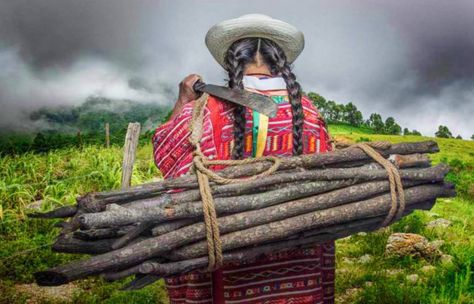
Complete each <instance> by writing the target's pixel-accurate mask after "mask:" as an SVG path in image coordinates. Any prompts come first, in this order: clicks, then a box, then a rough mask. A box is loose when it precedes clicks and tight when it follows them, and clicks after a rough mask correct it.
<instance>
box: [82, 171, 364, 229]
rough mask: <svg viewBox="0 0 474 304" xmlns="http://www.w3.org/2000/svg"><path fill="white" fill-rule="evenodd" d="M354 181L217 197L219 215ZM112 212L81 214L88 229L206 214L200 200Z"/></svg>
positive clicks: (111, 209)
mask: <svg viewBox="0 0 474 304" xmlns="http://www.w3.org/2000/svg"><path fill="white" fill-rule="evenodd" d="M354 183H355V181H352V180H342V181H334V182H328V181H315V182H303V183H300V184H299V185H293V186H288V187H284V188H282V189H278V190H273V191H268V192H263V193H257V194H251V195H241V196H236V197H221V198H216V199H215V200H214V206H215V209H216V211H217V213H218V214H222V213H235V212H242V211H246V210H255V209H260V208H263V207H265V206H270V205H275V204H279V203H282V202H286V201H289V200H292V199H296V198H300V197H305V196H309V195H314V194H318V193H322V192H327V191H330V190H333V189H338V188H343V187H345V186H349V185H351V184H354ZM108 208H109V209H108V211H104V212H99V213H85V214H82V215H81V216H80V217H79V221H80V223H81V227H82V228H85V229H91V228H100V227H108V226H121V225H128V224H132V223H136V222H164V221H169V220H174V219H182V218H193V217H197V216H200V215H202V203H201V202H200V201H197V202H190V203H183V204H179V205H174V206H169V207H167V208H164V209H163V208H161V207H159V208H154V207H149V208H142V209H130V208H124V207H120V206H119V205H115V204H112V205H109V206H108Z"/></svg>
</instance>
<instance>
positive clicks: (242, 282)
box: [153, 88, 335, 304]
mask: <svg viewBox="0 0 474 304" xmlns="http://www.w3.org/2000/svg"><path fill="white" fill-rule="evenodd" d="M258 92H260V93H262V94H266V95H270V96H274V97H275V96H279V98H280V101H281V102H280V103H279V104H278V112H277V115H276V117H273V118H270V119H269V122H268V133H267V140H266V146H265V150H264V153H263V155H276V156H291V155H292V147H293V146H292V120H291V119H292V114H291V106H290V104H289V103H288V97H287V96H286V95H287V91H286V90H282V88H277V89H272V90H265V91H258ZM302 105H303V110H304V127H303V150H304V153H305V154H308V153H321V152H325V151H328V150H329V149H330V145H329V137H328V133H327V129H326V125H325V123H324V121H323V119H322V118H321V116H320V115H319V113H318V112H317V110H316V109H315V107H314V105H313V104H312V102H311V101H310V100H309V99H308V98H307V97H303V98H302ZM192 107H193V102H191V103H189V104H187V105H186V106H185V107H184V109H183V111H182V113H180V115H178V116H177V117H176V118H175V119H173V120H171V121H169V122H167V123H165V124H164V125H162V126H160V127H158V128H157V129H156V132H155V135H154V137H153V146H154V159H155V163H156V165H157V167H158V168H159V169H160V170H161V172H162V173H163V176H164V178H171V177H177V176H180V175H183V174H185V173H187V172H188V171H189V168H190V167H191V163H192V152H193V148H192V146H191V144H190V143H189V141H188V137H189V135H190V132H189V122H190V119H191V113H192ZM232 147H233V106H232V105H231V104H229V103H227V102H223V101H220V100H218V99H216V98H214V97H209V99H208V103H207V108H206V110H205V115H204V132H203V136H202V141H201V148H202V151H203V152H204V154H205V155H206V156H207V157H209V158H211V159H212V158H214V159H230V156H231V151H232ZM252 148H253V147H252V111H251V110H248V111H247V125H246V132H245V137H244V155H245V157H249V156H251V154H252ZM334 270H335V260H334V242H327V243H324V244H322V245H316V246H313V247H310V248H305V249H299V248H296V249H293V250H287V251H283V252H278V253H273V254H269V255H264V256H261V257H258V258H256V259H252V260H248V261H239V262H232V263H225V264H224V265H223V267H222V268H221V269H219V270H217V271H215V272H213V273H208V272H206V271H205V270H203V271H192V272H189V273H186V274H182V275H177V276H173V277H168V278H166V286H167V290H168V295H169V298H170V302H171V303H172V304H181V303H228V304H233V303H235V304H237V303H249V304H256V303H262V304H263V303H268V304H285V303H293V304H309V303H311V304H313V303H333V302H334V274H335V272H334Z"/></svg>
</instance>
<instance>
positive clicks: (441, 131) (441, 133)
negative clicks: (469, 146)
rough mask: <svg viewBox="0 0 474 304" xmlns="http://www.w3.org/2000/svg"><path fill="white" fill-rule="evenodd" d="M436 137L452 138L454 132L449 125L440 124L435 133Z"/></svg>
mask: <svg viewBox="0 0 474 304" xmlns="http://www.w3.org/2000/svg"><path fill="white" fill-rule="evenodd" d="M435 135H436V137H440V138H452V137H453V134H451V131H449V129H448V127H446V126H443V125H441V126H439V127H438V131H436V133H435Z"/></svg>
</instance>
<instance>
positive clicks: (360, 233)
mask: <svg viewBox="0 0 474 304" xmlns="http://www.w3.org/2000/svg"><path fill="white" fill-rule="evenodd" d="M357 235H358V236H366V235H367V232H363V231H362V232H359V233H357Z"/></svg>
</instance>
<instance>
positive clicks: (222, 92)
mask: <svg viewBox="0 0 474 304" xmlns="http://www.w3.org/2000/svg"><path fill="white" fill-rule="evenodd" d="M193 88H194V91H196V92H199V93H202V92H205V93H208V94H210V95H212V96H216V97H219V98H222V99H225V100H227V101H230V102H233V103H236V104H238V105H241V106H245V107H248V108H250V109H253V110H255V111H257V112H259V113H262V114H264V115H266V116H269V117H275V115H276V113H277V110H278V106H277V104H276V103H275V102H274V101H273V99H271V98H270V97H268V96H265V95H262V94H257V93H253V92H248V91H245V90H233V89H230V88H228V87H223V86H218V85H213V84H205V83H203V82H202V81H197V82H196V83H195V84H194V86H193Z"/></svg>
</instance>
